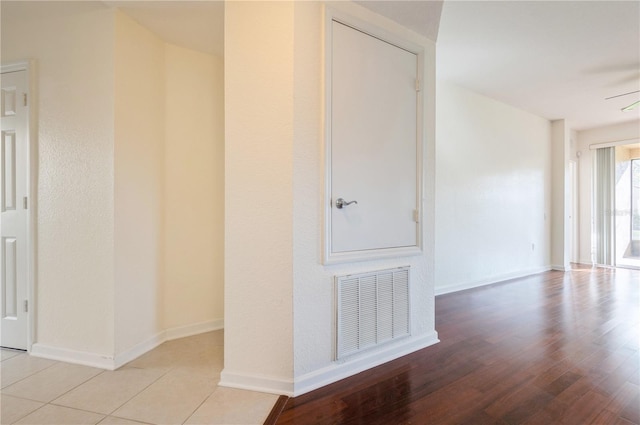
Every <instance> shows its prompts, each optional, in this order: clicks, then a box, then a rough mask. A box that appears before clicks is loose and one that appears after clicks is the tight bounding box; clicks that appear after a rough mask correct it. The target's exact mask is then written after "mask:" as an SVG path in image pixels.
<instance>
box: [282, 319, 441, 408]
mask: <svg viewBox="0 0 640 425" xmlns="http://www.w3.org/2000/svg"><path fill="white" fill-rule="evenodd" d="M438 342H440V340H439V339H438V333H437V332H436V331H433V332H430V333H428V334H426V335H422V336H420V337H417V338H411V339H408V340H404V341H403V342H399V343H398V344H392V345H389V346H387V347H385V348H384V349H380V350H372V351H371V352H368V353H366V354H365V353H363V354H362V355H360V356H358V357H354V358H351V359H346V361H344V362H343V363H338V362H336V363H334V364H332V365H330V366H327V367H325V368H322V369H319V370H316V371H313V372H310V373H307V374H305V375H302V376H300V377H297V378H296V379H295V384H294V391H293V396H294V397H297V396H299V395H302V394H305V393H308V392H309V391H313V390H315V389H318V388H320V387H324V386H325V385H329V384H332V383H334V382H337V381H339V380H341V379H344V378H348V377H349V376H353V375H355V374H358V373H360V372H364V371H365V370H368V369H371V368H373V367H376V366H380V365H381V364H383V363H387V362H390V361H391V360H395V359H398V358H400V357H402V356H406V355H407V354H411V353H413V352H415V351H418V350H422V349H423V348H427V347H429V346H431V345H434V344H436V343H438Z"/></svg>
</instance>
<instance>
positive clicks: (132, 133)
mask: <svg viewBox="0 0 640 425" xmlns="http://www.w3.org/2000/svg"><path fill="white" fill-rule="evenodd" d="M115 29H116V31H115V71H114V73H115V141H114V158H115V160H114V177H115V181H114V199H115V202H114V210H115V222H114V227H115V246H114V248H115V263H114V267H115V271H114V273H115V275H114V276H115V283H114V285H115V300H114V303H115V323H116V327H115V331H116V333H115V353H116V355H118V354H120V353H123V352H125V351H128V350H131V349H132V348H134V347H135V346H137V345H138V344H140V343H142V342H144V341H147V340H149V339H152V338H154V337H155V336H156V335H157V334H158V332H160V331H161V330H162V329H163V323H162V320H163V307H164V305H163V301H164V300H163V286H162V285H163V278H162V276H163V270H162V248H163V213H164V202H163V187H164V169H163V168H164V126H163V123H164V121H165V114H164V99H165V95H164V43H163V42H162V41H161V40H160V39H158V38H157V37H156V36H155V35H153V34H152V33H151V32H150V31H149V30H147V29H145V28H144V27H142V26H140V25H139V24H137V23H136V22H135V21H134V20H133V19H131V18H129V17H128V16H126V15H124V14H123V13H121V12H117V13H116V19H115Z"/></svg>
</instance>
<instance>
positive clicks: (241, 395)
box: [0, 331, 278, 425]
mask: <svg viewBox="0 0 640 425" xmlns="http://www.w3.org/2000/svg"><path fill="white" fill-rule="evenodd" d="M222 343H223V331H215V332H208V333H205V334H201V335H195V336H192V337H188V338H182V339H176V340H173V341H169V342H165V343H164V344H162V345H160V346H159V347H157V348H156V349H154V350H152V351H150V352H148V353H146V354H145V355H143V356H141V357H139V358H137V359H136V360H134V361H132V362H130V363H128V364H126V365H125V366H123V367H121V368H120V369H118V370H116V371H104V370H102V369H96V368H92V367H87V366H79V365H73V364H69V363H63V362H57V361H53V360H46V359H40V358H37V357H31V356H29V355H28V354H25V353H21V352H16V351H11V350H0V353H1V354H2V357H1V362H0V384H1V387H2V390H1V393H0V419H1V420H0V423H2V424H14V423H15V424H32V425H34V424H65V425H67V424H141V423H142V424H183V423H185V424H228V425H231V424H242V425H253V424H262V423H264V420H265V419H266V418H267V416H268V415H269V412H270V411H271V408H272V407H273V405H274V403H275V402H276V400H277V398H278V396H276V395H273V394H265V393H258V392H253V391H244V390H236V389H232V388H224V387H218V385H217V384H218V381H219V380H220V372H221V371H222V366H223V346H222Z"/></svg>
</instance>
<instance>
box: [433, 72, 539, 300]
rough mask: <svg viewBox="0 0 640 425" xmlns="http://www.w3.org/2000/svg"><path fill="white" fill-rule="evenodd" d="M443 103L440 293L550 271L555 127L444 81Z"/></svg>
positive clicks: (439, 120) (439, 128)
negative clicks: (552, 159) (552, 140)
mask: <svg viewBox="0 0 640 425" xmlns="http://www.w3.org/2000/svg"><path fill="white" fill-rule="evenodd" d="M436 98H437V111H436V140H437V144H436V158H437V166H436V224H437V225H436V232H435V236H436V247H437V249H436V269H435V275H436V293H446V292H452V291H455V290H459V289H464V288H469V287H474V286H479V285H482V284H486V283H491V282H496V281H500V280H504V279H508V278H512V277H517V276H523V275H528V274H531V273H536V272H540V271H543V270H546V269H548V268H549V264H550V237H549V235H550V213H551V186H550V184H551V130H550V123H549V122H548V121H547V120H545V119H543V118H540V117H538V116H535V115H532V114H530V113H527V112H524V111H522V110H519V109H516V108H513V107H511V106H508V105H505V104H503V103H500V102H497V101H495V100H492V99H489V98H487V97H485V96H482V95H480V94H476V93H473V92H471V91H468V90H466V89H464V88H461V87H457V86H455V85H453V84H451V83H448V82H445V81H438V84H437V94H436Z"/></svg>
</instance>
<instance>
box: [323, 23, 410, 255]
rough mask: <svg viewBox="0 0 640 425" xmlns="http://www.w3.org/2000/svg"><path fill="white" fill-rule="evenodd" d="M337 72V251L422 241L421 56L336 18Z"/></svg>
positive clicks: (333, 180)
mask: <svg viewBox="0 0 640 425" xmlns="http://www.w3.org/2000/svg"><path fill="white" fill-rule="evenodd" d="M330 72H331V75H330V81H331V89H330V90H331V91H330V98H331V109H330V114H331V117H330V119H331V127H330V135H329V139H330V140H329V143H330V144H331V150H330V151H331V158H330V164H331V168H330V173H331V176H330V177H331V185H330V192H331V194H330V195H331V196H330V197H331V217H330V219H331V225H330V227H331V231H330V238H331V241H330V242H331V252H332V253H348V252H357V251H370V250H380V249H389V248H402V247H412V246H416V245H417V244H418V234H417V233H418V231H417V229H418V227H417V223H416V219H417V216H418V212H417V211H418V210H419V207H418V198H419V197H418V165H417V163H418V149H417V146H418V143H417V142H418V134H417V132H418V130H417V129H418V87H417V81H418V56H417V54H416V53H412V52H410V51H408V50H405V49H403V48H400V47H398V46H396V45H394V44H391V43H389V42H386V41H384V40H382V39H380V38H377V37H374V36H372V35H369V34H367V33H365V32H362V31H360V30H357V29H354V28H352V27H350V26H347V25H345V24H343V23H340V22H337V21H333V22H332V44H331V70H330ZM352 201H355V202H352ZM350 202H352V203H350Z"/></svg>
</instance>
